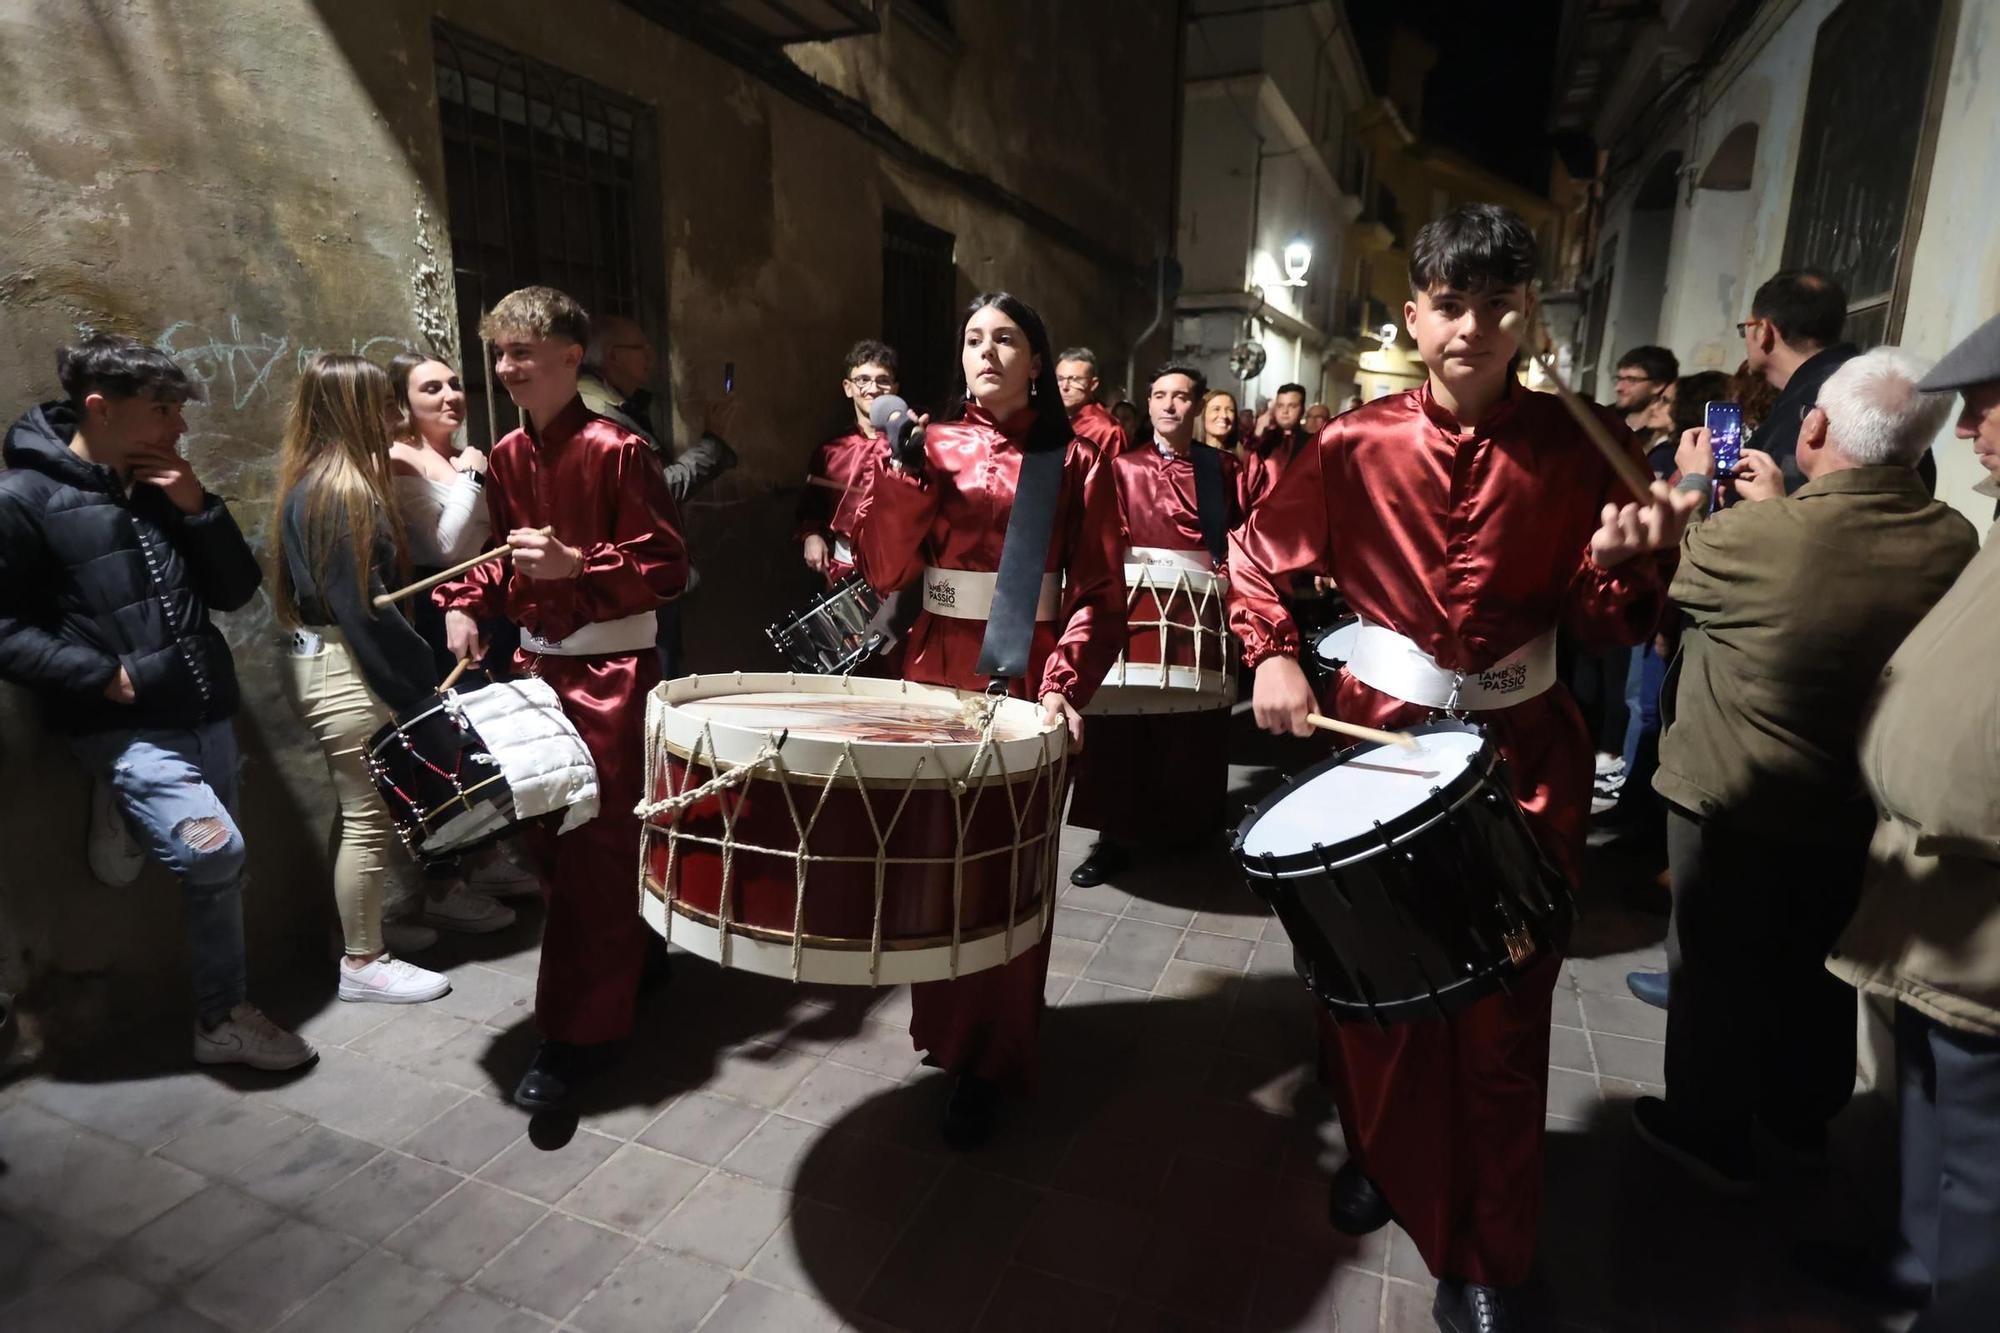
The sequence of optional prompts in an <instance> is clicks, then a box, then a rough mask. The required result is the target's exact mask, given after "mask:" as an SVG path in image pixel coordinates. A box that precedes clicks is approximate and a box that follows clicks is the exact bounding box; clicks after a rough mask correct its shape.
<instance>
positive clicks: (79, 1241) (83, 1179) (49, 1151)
mask: <svg viewBox="0 0 2000 1333" xmlns="http://www.w3.org/2000/svg"><path fill="white" fill-rule="evenodd" d="M0 1144H5V1145H7V1153H8V1170H7V1172H6V1174H4V1175H0V1210H4V1211H5V1212H7V1213H10V1214H12V1215H13V1216H14V1217H16V1218H17V1219H18V1220H20V1221H21V1222H24V1223H26V1224H27V1225H28V1226H30V1227H33V1228H35V1229H37V1230H39V1231H41V1232H43V1233H44V1234H46V1235H47V1236H48V1237H49V1238H50V1239H51V1240H54V1241H56V1242H58V1243H60V1244H63V1245H66V1246H70V1247H72V1248H76V1249H82V1250H86V1251H93V1252H94V1250H96V1249H99V1248H102V1247H103V1245H104V1244H106V1243H107V1242H109V1241H112V1240H116V1239H118V1238H119V1237H121V1236H127V1235H130V1234H131V1233H132V1232H134V1231H137V1230H138V1229H139V1228H140V1227H142V1226H144V1225H145V1224H146V1223H148V1222H150V1221H152V1220H153V1219H154V1218H156V1217H158V1216H159V1215H160V1214H161V1213H164V1212H166V1211H167V1210H168V1209H169V1208H172V1207H173V1206H174V1205H175V1204H178V1203H180V1202H182V1201H183V1200H185V1199H188V1198H190V1197H192V1196H193V1195H195V1194H198V1193H200V1192H201V1191H202V1190H203V1189H205V1188H206V1187H207V1185H208V1181H207V1180H205V1179H203V1178H202V1177H201V1176H199V1175H196V1174H195V1173H194V1172H192V1171H189V1170H187V1169H186V1168H184V1167H179V1166H175V1165H174V1164H173V1163H171V1162H163V1161H161V1160H159V1159H158V1158H155V1157H145V1156H141V1155H140V1154H139V1153H138V1152H137V1151H135V1150H134V1149H133V1148H132V1147H131V1146H130V1145H128V1144H125V1143H121V1142H119V1141H118V1140H116V1139H109V1138H105V1137H103V1136H102V1135H99V1134H96V1133H94V1132H92V1131H90V1130H86V1129H79V1128H78V1127H77V1126H75V1125H72V1124H70V1123H69V1122H68V1121H66V1120H62V1119H59V1118H57V1117H56V1116H53V1115H51V1114H49V1113H48V1112H46V1111H44V1110H42V1109H41V1108H40V1107H37V1106H34V1105H31V1104H29V1103H27V1102H18V1103H16V1104H14V1105H12V1106H10V1107H8V1108H7V1110H6V1111H4V1112H0Z"/></svg>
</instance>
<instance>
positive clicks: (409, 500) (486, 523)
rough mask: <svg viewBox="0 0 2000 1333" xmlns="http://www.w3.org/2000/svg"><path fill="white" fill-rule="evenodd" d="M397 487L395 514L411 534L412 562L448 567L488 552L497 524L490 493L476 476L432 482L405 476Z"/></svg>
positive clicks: (398, 479)
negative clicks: (488, 502) (489, 513)
mask: <svg viewBox="0 0 2000 1333" xmlns="http://www.w3.org/2000/svg"><path fill="white" fill-rule="evenodd" d="M393 483H394V486H395V495H396V510H397V512H398V513H400V514H401V515H402V518H403V527H404V529H405V530H407V531H408V533H409V535H410V562H411V563H412V564H414V565H416V566H418V567H419V568H424V569H444V568H447V567H448V566H451V565H455V564H457V563H459V562H460V561H461V560H470V559H471V558H472V557H473V556H475V555H478V554H479V553H480V552H481V551H483V550H485V549H486V538H487V536H488V534H489V533H490V531H491V529H492V520H491V519H489V518H488V517H487V515H486V493H485V492H484V491H483V490H482V489H481V488H480V485H479V483H478V482H477V481H474V480H473V478H472V474H471V473H469V472H461V473H459V474H458V475H457V476H456V477H454V478H453V479H452V480H450V481H432V480H431V479H430V478H429V477H419V476H416V475H414V474H412V473H407V472H406V473H401V474H399V475H398V476H396V477H395V478H393Z"/></svg>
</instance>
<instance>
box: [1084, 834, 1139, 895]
mask: <svg viewBox="0 0 2000 1333" xmlns="http://www.w3.org/2000/svg"><path fill="white" fill-rule="evenodd" d="M1129 859H1130V858H1128V857H1127V856H1126V854H1125V849H1124V848H1123V847H1120V846H1119V845H1118V844H1117V843H1115V842H1106V841H1105V840H1104V839H1103V838H1099V839H1098V840H1097V845H1096V846H1095V847H1092V848H1091V849H1090V855H1089V856H1086V857H1084V858H1083V864H1082V865H1080V866H1078V867H1077V868H1076V869H1074V870H1072V871H1070V872H1069V882H1070V883H1072V884H1074V885H1076V886H1077V887H1078V888H1079V889H1088V888H1092V887H1094V886H1096V885H1099V884H1102V883H1103V882H1104V881H1105V880H1107V879H1110V878H1111V877H1112V876H1113V875H1115V874H1117V873H1118V872H1119V871H1121V870H1123V869H1124V868H1125V863H1126V861H1127V860H1129Z"/></svg>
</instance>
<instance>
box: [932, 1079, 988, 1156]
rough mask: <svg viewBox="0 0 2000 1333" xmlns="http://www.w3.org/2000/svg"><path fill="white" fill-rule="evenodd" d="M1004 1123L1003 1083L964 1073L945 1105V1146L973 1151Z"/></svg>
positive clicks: (953, 1086)
mask: <svg viewBox="0 0 2000 1333" xmlns="http://www.w3.org/2000/svg"><path fill="white" fill-rule="evenodd" d="M999 1126H1000V1085H999V1084H998V1083H995V1082H993V1081H991V1080H990V1079H983V1078H975V1077H973V1076H972V1075H971V1074H960V1075H959V1076H958V1082H956V1083H954V1084H953V1085H952V1088H951V1098H950V1100H948V1101H947V1102H945V1104H944V1141H945V1145H946V1146H947V1147H950V1148H954V1149H956V1150H957V1151H959V1152H971V1151H972V1150H973V1149H974V1148H978V1147H980V1146H982V1145H983V1144H985V1142H986V1141H987V1140H988V1139H990V1138H992V1137H993V1131H994V1130H995V1129H998V1128H999Z"/></svg>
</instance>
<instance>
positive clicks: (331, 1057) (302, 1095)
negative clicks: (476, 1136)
mask: <svg viewBox="0 0 2000 1333" xmlns="http://www.w3.org/2000/svg"><path fill="white" fill-rule="evenodd" d="M268 1095H269V1097H270V1099H271V1100H272V1101H275V1102H277V1103H278V1104H279V1105H281V1106H283V1107H285V1108H286V1109H287V1110H290V1111H295V1112H297V1113H298V1114H299V1115H303V1116H310V1117H312V1118H313V1119H314V1120H317V1121H319V1122H320V1123H321V1124H323V1125H325V1126H327V1127H328V1128H329V1129H337V1130H339V1131H340V1132H341V1133H343V1134H352V1135H354V1136H355V1137H356V1138H360V1139H367V1140H368V1141H369V1142H371V1143H396V1142H398V1141H400V1140H402V1139H404V1138H407V1137H408V1136H409V1135H411V1134H413V1133H415V1132H416V1131H417V1130H418V1129H420V1128H422V1127H423V1126H424V1125H426V1124H428V1123H430V1122H431V1121H432V1120H435V1119H436V1118H437V1117H438V1115H439V1114H440V1113H441V1112H443V1111H444V1110H446V1109H447V1108H448V1107H450V1106H452V1105H453V1104H455V1103H457V1102H460V1101H463V1100H464V1099H465V1094H464V1093H463V1092H461V1091H459V1090H458V1089H457V1088H448V1087H444V1086H441V1085H439V1084H437V1083H433V1082H432V1081H430V1080H429V1079H427V1078H424V1077H422V1076H420V1075H418V1074H414V1073H411V1072H409V1071H408V1070H404V1069H398V1068H396V1067H395V1066H394V1065H390V1064H385V1063H383V1062H382V1061H380V1060H375V1059H371V1058H370V1057H368V1056H365V1055H362V1054H360V1053H358V1052H355V1051H349V1050H345V1049H342V1048H340V1047H335V1048H333V1049H331V1050H326V1051H321V1052H320V1058H319V1065H318V1067H317V1068H315V1069H314V1070H313V1071H312V1073H311V1074H310V1075H308V1076H307V1077H305V1078H301V1079H299V1080H298V1081H296V1082H294V1083H288V1084H285V1085H284V1086H283V1087H280V1088H276V1089H274V1090H273V1091H272V1092H271V1093H269V1094H268Z"/></svg>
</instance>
